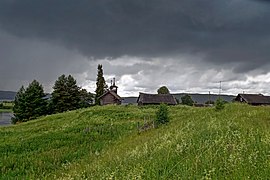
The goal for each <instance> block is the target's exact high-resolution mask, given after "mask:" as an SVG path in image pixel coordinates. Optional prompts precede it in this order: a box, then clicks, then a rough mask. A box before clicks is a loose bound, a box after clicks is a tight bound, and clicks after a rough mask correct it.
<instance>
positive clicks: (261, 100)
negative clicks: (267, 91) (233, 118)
mask: <svg viewBox="0 0 270 180" xmlns="http://www.w3.org/2000/svg"><path fill="white" fill-rule="evenodd" d="M234 100H235V101H236V102H241V103H247V104H250V105H254V106H260V105H270V96H264V95H262V94H238V95H237V96H236V98H235V99H234Z"/></svg>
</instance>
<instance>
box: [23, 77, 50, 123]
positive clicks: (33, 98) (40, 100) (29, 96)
mask: <svg viewBox="0 0 270 180" xmlns="http://www.w3.org/2000/svg"><path fill="white" fill-rule="evenodd" d="M44 97H45V93H44V90H43V87H42V85H41V84H40V83H39V82H38V81H36V80H34V81H33V82H31V83H30V84H29V86H28V87H27V88H26V90H25V103H26V104H25V105H26V107H25V114H26V117H27V119H35V118H37V117H39V116H42V115H44V114H46V101H45V99H44Z"/></svg>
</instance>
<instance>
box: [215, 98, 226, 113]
mask: <svg viewBox="0 0 270 180" xmlns="http://www.w3.org/2000/svg"><path fill="white" fill-rule="evenodd" d="M215 108H216V110H217V111H220V110H222V109H224V108H225V101H224V100H223V99H221V98H218V99H217V101H216V103H215Z"/></svg>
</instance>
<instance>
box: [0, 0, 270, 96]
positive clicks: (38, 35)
mask: <svg viewBox="0 0 270 180" xmlns="http://www.w3.org/2000/svg"><path fill="white" fill-rule="evenodd" d="M266 2H267V1H266V0H261V1H260V0H237V1H235V0H214V1H213V0H204V1H200V0H181V1H179V0H170V1H168V0H147V1H146V0H92V1H87V0H81V1H76V0H58V1H55V0H44V1H36V0H24V1H22V0H2V1H0V59H1V65H2V66H0V70H1V71H0V75H1V78H2V77H6V78H7V77H8V78H12V79H14V82H15V81H16V79H17V78H18V77H20V76H21V75H22V74H23V73H25V74H24V75H23V77H20V80H21V81H22V82H23V81H27V80H29V79H30V78H31V79H32V78H33V77H40V78H41V79H42V81H44V82H48V83H49V82H51V81H53V80H55V79H56V78H57V76H58V75H60V74H62V73H73V74H79V73H85V74H86V75H85V76H86V77H85V78H86V79H87V80H89V81H94V80H95V78H96V65H97V63H99V62H102V64H103V66H104V72H105V74H106V75H114V76H116V77H117V78H118V79H121V78H122V77H123V75H130V77H131V78H132V79H133V80H134V81H135V82H136V83H137V84H136V87H134V88H137V89H138V88H139V89H145V90H149V91H150V90H151V89H156V88H157V86H159V85H161V84H166V83H168V84H169V85H170V87H171V89H172V90H173V91H174V90H175V91H176V90H177V89H178V90H179V89H180V90H181V89H187V88H190V89H191V88H194V87H196V86H197V87H198V86H201V87H206V88H215V85H212V84H211V83H210V82H212V83H213V82H216V81H218V80H219V79H222V80H224V79H225V80H230V81H233V80H239V81H244V80H245V76H244V74H252V75H254V76H255V75H257V74H258V73H263V74H267V73H268V68H269V66H270V61H269V57H270V51H269V50H268V48H269V45H270V34H269V32H270V21H269V19H270V4H267V3H266ZM183 56H184V57H183ZM123 57H126V59H125V58H123ZM131 57H138V58H139V59H140V60H141V61H138V62H136V60H134V59H132V58H131ZM179 57H180V58H179ZM119 58H120V59H121V58H122V60H119ZM155 58H156V59H158V60H156V59H155ZM170 58H171V59H173V60H171V59H170ZM104 59H105V60H104ZM116 61H119V62H121V63H122V64H121V63H120V64H114V63H115V62H116ZM128 61H129V62H134V63H133V64H132V65H127V62H128ZM151 62H152V64H151ZM160 62H161V63H160ZM162 62H163V63H162ZM165 64H166V66H163V65H165ZM7 69H14V71H12V74H11V75H10V76H9V73H8V72H7V71H8V70H7ZM213 69H214V70H213ZM210 70H213V71H210ZM226 70H227V71H226ZM9 71H10V70H9ZM139 72H140V73H141V74H139ZM219 72H221V73H219ZM142 75H143V76H144V77H142ZM154 76H158V77H159V78H157V79H153V77H154ZM175 76H176V77H175ZM80 77H84V76H80ZM80 81H83V79H81V80H80ZM16 82H17V81H16ZM206 82H207V83H206ZM208 82H209V83H208ZM1 83H9V84H10V83H11V80H9V82H4V81H1ZM5 86H9V87H11V86H10V85H7V84H5V85H3V84H0V87H5ZM126 88H127V89H128V88H130V87H126ZM134 88H133V89H134ZM131 89H132V88H131ZM228 89H229V87H228ZM134 91H136V90H135V89H134Z"/></svg>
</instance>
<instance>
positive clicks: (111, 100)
mask: <svg viewBox="0 0 270 180" xmlns="http://www.w3.org/2000/svg"><path fill="white" fill-rule="evenodd" d="M117 89H118V87H117V86H116V85H115V78H114V79H113V83H111V86H110V88H109V89H108V90H107V91H106V92H105V93H104V94H103V95H101V96H100V97H99V99H100V105H107V104H121V102H122V98H121V97H120V96H119V95H118V94H117Z"/></svg>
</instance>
